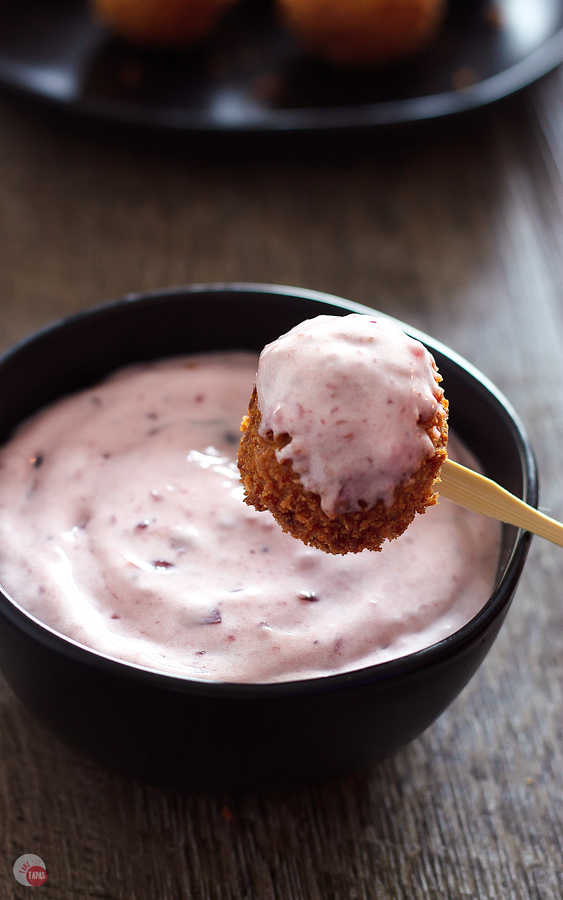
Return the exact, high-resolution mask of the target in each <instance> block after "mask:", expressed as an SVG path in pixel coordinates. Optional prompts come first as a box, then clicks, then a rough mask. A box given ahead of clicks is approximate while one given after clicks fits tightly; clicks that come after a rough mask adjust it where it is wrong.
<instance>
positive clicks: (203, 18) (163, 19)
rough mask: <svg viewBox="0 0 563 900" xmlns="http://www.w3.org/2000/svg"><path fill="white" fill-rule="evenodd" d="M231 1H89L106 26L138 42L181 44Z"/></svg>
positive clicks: (203, 29) (194, 38)
mask: <svg viewBox="0 0 563 900" xmlns="http://www.w3.org/2000/svg"><path fill="white" fill-rule="evenodd" d="M232 2H233V0H93V8H94V12H95V15H96V16H97V17H98V19H99V20H100V21H101V22H102V23H103V24H104V25H106V26H107V27H108V28H111V29H113V30H114V31H116V32H118V34H121V35H124V36H125V37H127V38H130V39H131V40H133V41H136V42H138V43H142V44H155V45H161V46H165V45H173V44H177V45H182V44H189V43H191V42H192V41H197V40H199V38H201V37H204V36H205V35H206V34H207V33H208V32H209V31H210V30H211V29H212V28H213V26H214V25H215V22H216V21H217V19H218V17H219V16H220V14H221V13H222V12H223V10H225V9H226V8H227V7H228V6H231V4H232Z"/></svg>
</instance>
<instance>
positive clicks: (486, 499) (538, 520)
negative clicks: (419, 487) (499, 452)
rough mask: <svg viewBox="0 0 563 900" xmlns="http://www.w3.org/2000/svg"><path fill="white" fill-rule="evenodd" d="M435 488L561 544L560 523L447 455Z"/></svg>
mask: <svg viewBox="0 0 563 900" xmlns="http://www.w3.org/2000/svg"><path fill="white" fill-rule="evenodd" d="M440 479H441V480H440V482H439V483H438V485H437V491H438V493H439V494H441V495H442V497H447V498H448V500H453V501H454V503H458V504H459V505H460V506H464V507H465V508H466V509H472V510H473V511H474V512H478V513H482V514H483V515H484V516H489V517H490V518H492V519H498V520H499V521H501V522H507V523H508V524H509V525H516V526H517V527H518V528H525V529H526V531H532V532H533V533H534V534H537V535H539V536H540V537H542V538H546V539H547V540H548V541H552V542H553V543H554V544H559V546H560V547H563V524H561V522H557V521H556V519H551V518H550V517H549V516H546V515H544V513H541V512H538V510H537V509H534V508H533V506H528V504H527V503H524V501H523V500H519V499H518V498H517V497H515V496H514V495H513V494H511V493H509V491H506V490H505V489H504V488H502V487H501V486H500V485H499V484H497V483H496V482H495V481H491V479H490V478H485V476H484V475H479V474H478V473H477V472H472V471H471V469H466V468H465V466H461V465H460V464H459V463H456V462H453V461H452V460H451V459H447V460H446V461H445V463H444V464H443V466H442V468H441V470H440Z"/></svg>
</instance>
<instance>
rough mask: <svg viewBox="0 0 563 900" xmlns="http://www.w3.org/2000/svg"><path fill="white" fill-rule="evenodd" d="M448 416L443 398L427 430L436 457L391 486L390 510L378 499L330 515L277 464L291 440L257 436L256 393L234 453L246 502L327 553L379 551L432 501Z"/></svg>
mask: <svg viewBox="0 0 563 900" xmlns="http://www.w3.org/2000/svg"><path fill="white" fill-rule="evenodd" d="M446 414H447V401H446V400H445V399H442V401H441V404H440V410H439V411H438V412H437V413H436V416H435V418H434V419H433V421H432V422H430V423H428V427H427V432H428V434H429V435H430V436H432V441H433V443H434V446H435V453H434V455H433V456H432V457H430V458H429V459H427V460H426V461H425V462H424V463H423V464H422V466H421V467H420V468H419V469H418V470H417V471H416V472H415V474H414V475H413V476H412V477H411V478H409V480H408V481H406V482H405V483H403V484H400V485H398V487H397V488H395V494H394V498H393V502H392V504H391V505H390V506H389V507H386V506H385V505H384V503H383V502H382V501H381V500H380V501H378V502H377V504H376V505H375V506H374V507H372V508H371V509H365V510H362V511H361V512H349V513H342V514H340V515H336V516H334V517H330V516H328V515H327V514H326V513H325V512H323V510H322V509H321V504H320V498H319V495H318V494H315V493H313V492H312V491H307V490H305V488H304V487H303V485H302V483H301V480H300V478H299V475H297V473H296V472H295V471H294V469H293V466H292V464H291V462H288V461H286V462H283V463H280V462H278V460H277V458H276V450H280V449H281V448H282V447H285V446H286V445H287V444H288V443H290V441H291V438H290V436H289V435H287V434H286V435H279V436H278V437H274V436H273V434H272V433H271V432H269V433H268V435H267V436H266V437H261V436H260V434H259V431H258V429H259V427H260V420H261V415H260V410H259V409H258V405H257V402H256V389H255V390H254V391H253V393H252V397H251V400H250V405H249V410H248V416H245V418H244V419H243V421H242V424H241V430H242V431H243V436H242V440H241V443H240V448H239V454H238V465H239V469H240V473H241V477H242V482H243V485H244V489H245V494H246V498H245V500H246V503H248V504H249V505H251V506H254V507H255V508H256V509H257V510H259V511H263V510H266V509H269V510H270V512H271V513H272V514H273V516H274V518H275V519H276V521H277V522H278V524H279V525H280V526H281V528H282V529H283V531H287V532H289V534H291V535H293V537H295V538H299V540H301V541H303V543H304V544H309V545H310V546H311V547H318V549H319V550H324V551H325V552H326V553H341V554H344V553H359V552H360V551H361V550H366V549H368V550H381V545H382V544H383V542H384V541H385V540H392V539H393V538H396V537H399V535H400V534H402V533H403V531H405V530H406V528H408V526H409V525H410V523H411V522H412V520H413V519H414V517H415V515H416V513H423V512H424V511H425V510H426V508H427V507H428V506H433V505H434V504H435V503H436V500H437V494H436V493H435V492H434V489H433V485H434V481H435V479H436V478H437V477H438V474H439V471H440V467H441V465H442V463H443V462H444V460H445V458H446V446H447V435H448V428H447V424H446V421H447V417H446ZM435 429H437V431H438V433H437V434H436V433H435Z"/></svg>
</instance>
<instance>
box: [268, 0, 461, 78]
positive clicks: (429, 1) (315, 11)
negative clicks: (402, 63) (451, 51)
mask: <svg viewBox="0 0 563 900" xmlns="http://www.w3.org/2000/svg"><path fill="white" fill-rule="evenodd" d="M278 3H279V7H280V9H281V12H282V15H283V18H284V19H285V21H286V23H287V25H288V27H289V28H290V30H291V31H292V32H293V33H294V34H295V35H296V36H297V37H298V38H299V39H300V40H301V42H302V43H303V44H304V45H305V46H306V47H308V48H309V50H311V51H312V52H313V53H314V54H316V55H317V56H321V57H323V58H325V59H328V60H330V61H331V62H334V63H338V64H340V63H342V64H345V65H358V66H365V65H378V64H385V63H388V62H392V61H394V60H396V59H401V58H402V57H405V56H409V55H411V54H413V53H416V52H417V51H418V50H420V49H421V48H422V47H424V46H425V45H426V44H427V43H428V42H429V41H430V40H432V38H433V37H434V36H435V35H436V33H437V31H438V29H439V26H440V23H441V21H442V18H443V16H444V12H445V8H446V0H346V2H341V0H278Z"/></svg>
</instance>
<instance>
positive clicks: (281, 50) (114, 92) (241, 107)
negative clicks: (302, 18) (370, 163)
mask: <svg viewBox="0 0 563 900" xmlns="http://www.w3.org/2000/svg"><path fill="white" fill-rule="evenodd" d="M491 5H492V4H491V2H490V0H483V2H478V0H450V14H449V16H448V19H447V21H446V23H445V26H444V28H443V30H442V32H441V34H440V36H439V38H438V39H437V41H435V43H434V44H433V45H432V47H431V48H429V49H427V50H426V51H425V52H423V53H422V54H421V55H419V56H418V57H417V58H416V60H414V61H411V62H408V63H402V64H401V65H395V66H394V67H392V68H390V69H389V68H388V69H386V70H382V71H373V70H372V71H362V72H349V71H343V70H341V69H336V68H334V67H331V66H329V65H324V64H322V63H320V62H315V61H314V60H312V59H309V58H308V57H307V56H306V54H305V53H304V52H303V51H302V50H301V49H300V48H299V47H297V45H296V44H295V42H294V40H293V39H292V37H291V36H290V35H289V34H288V33H287V32H286V31H285V30H284V29H283V27H282V26H281V25H280V24H279V23H278V22H277V20H276V16H275V10H274V8H273V5H272V4H270V3H268V2H267V0H259V2H258V0H246V2H242V3H239V5H238V6H237V7H236V8H234V9H233V10H232V11H231V12H230V13H229V14H228V16H227V17H226V18H225V19H224V20H223V22H222V23H221V25H220V26H219V27H218V28H217V29H216V30H215V32H214V33H213V35H212V36H211V37H210V38H209V40H208V41H207V42H205V43H204V44H202V45H201V46H200V47H199V48H198V49H195V50H183V51H181V52H178V51H170V52H168V51H167V52H163V51H160V52H155V51H148V50H143V49H140V48H136V47H133V46H131V45H129V44H127V43H126V42H124V41H121V40H118V39H116V38H112V37H110V36H109V35H108V34H107V32H105V31H104V30H103V29H102V28H101V27H99V26H98V25H97V24H95V23H94V22H93V21H92V19H91V17H90V15H89V12H88V4H87V2H86V0H51V2H46V0H20V2H18V3H12V4H2V9H1V10H0V82H2V83H3V84H4V85H6V86H9V87H12V88H15V89H17V90H19V91H23V92H25V93H27V94H30V95H33V96H35V97H39V98H42V99H43V100H47V101H50V102H51V103H54V104H56V105H59V106H61V107H63V108H67V109H71V110H74V111H77V112H80V113H82V114H86V115H88V116H95V117H98V118H101V119H106V120H114V121H117V122H122V123H127V124H134V125H142V126H150V127H153V128H159V129H166V130H170V131H180V132H196V131H198V132H276V131H319V130H320V131H322V130H335V129H347V128H366V127H373V126H381V125H392V124H397V123H406V122H414V121H417V120H420V119H432V118H437V117H440V116H445V115H450V114H452V113H457V112H462V111H464V110H468V109H473V108H476V107H478V106H482V105H484V104H487V103H491V102H492V101H494V100H498V99H499V98H501V97H504V96H507V95H508V94H511V93H513V92H514V91H517V90H519V89H520V88H522V87H524V86H526V85H527V84H530V83H531V82H532V81H534V80H535V79H537V78H539V77H540V76H541V75H543V74H545V73H546V72H547V71H549V70H550V69H552V68H554V67H555V66H556V65H557V64H559V63H560V62H561V60H562V59H563V0H496V4H495V6H496V9H497V10H498V12H499V24H498V25H496V26H494V25H492V24H491V18H490V16H489V15H488V14H487V13H488V10H490V7H491ZM468 82H472V84H471V85H470V86H468V87H464V88H462V89H460V86H461V85H465V84H467V83H468ZM456 87H457V89H456Z"/></svg>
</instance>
